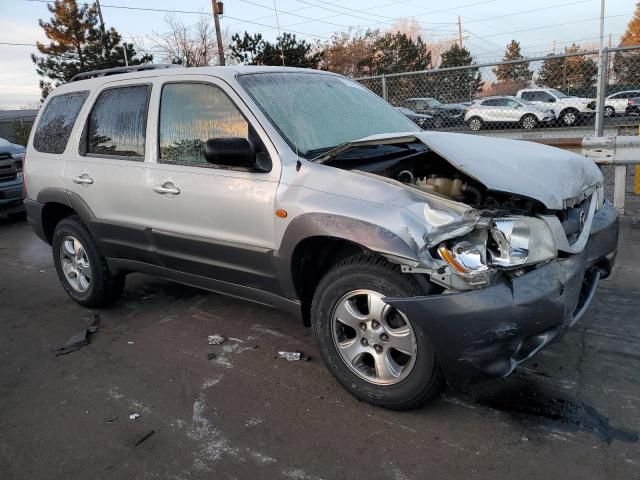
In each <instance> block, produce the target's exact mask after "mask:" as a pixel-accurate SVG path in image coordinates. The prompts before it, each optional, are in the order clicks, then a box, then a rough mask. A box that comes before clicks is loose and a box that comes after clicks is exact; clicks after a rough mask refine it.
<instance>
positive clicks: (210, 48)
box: [154, 15, 228, 67]
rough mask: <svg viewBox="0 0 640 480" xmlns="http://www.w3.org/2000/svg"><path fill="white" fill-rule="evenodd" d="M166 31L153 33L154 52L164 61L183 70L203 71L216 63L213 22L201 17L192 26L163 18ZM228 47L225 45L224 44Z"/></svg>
mask: <svg viewBox="0 0 640 480" xmlns="http://www.w3.org/2000/svg"><path fill="white" fill-rule="evenodd" d="M165 22H166V24H167V27H168V31H167V32H165V33H156V34H155V37H156V40H155V42H154V50H157V51H159V52H161V53H160V54H159V55H160V57H162V59H163V60H164V61H167V62H171V63H178V64H180V65H184V66H185V67H205V66H207V65H215V64H217V63H218V57H217V46H216V32H215V28H214V26H213V22H212V21H211V19H210V18H209V17H208V16H205V15H202V16H201V17H200V20H198V22H196V23H195V24H194V25H185V24H184V23H183V22H182V20H180V19H179V18H176V17H174V16H172V15H167V17H165ZM224 43H225V44H228V42H224Z"/></svg>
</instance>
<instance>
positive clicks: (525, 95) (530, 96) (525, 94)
mask: <svg viewBox="0 0 640 480" xmlns="http://www.w3.org/2000/svg"><path fill="white" fill-rule="evenodd" d="M521 97H522V98H524V99H525V100H529V101H531V100H535V92H522V95H521Z"/></svg>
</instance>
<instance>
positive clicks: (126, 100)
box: [85, 85, 151, 159]
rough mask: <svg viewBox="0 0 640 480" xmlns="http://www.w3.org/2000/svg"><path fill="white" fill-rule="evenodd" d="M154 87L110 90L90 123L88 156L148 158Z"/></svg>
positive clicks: (98, 102) (92, 113)
mask: <svg viewBox="0 0 640 480" xmlns="http://www.w3.org/2000/svg"><path fill="white" fill-rule="evenodd" d="M150 93H151V86H149V85H135V86H130V87H117V88H110V89H108V90H105V91H103V92H102V93H101V94H100V96H99V97H98V99H97V100H96V103H95V105H94V106H93V110H91V115H89V121H88V123H87V135H86V137H85V138H86V142H87V150H86V151H87V153H88V154H98V155H109V156H114V157H127V158H129V157H132V158H134V159H141V158H144V141H145V137H146V129H147V109H148V105H149V94H150Z"/></svg>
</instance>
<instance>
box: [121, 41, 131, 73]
mask: <svg viewBox="0 0 640 480" xmlns="http://www.w3.org/2000/svg"><path fill="white" fill-rule="evenodd" d="M122 53H123V54H124V66H125V67H128V66H129V59H128V58H127V45H126V44H123V45H122Z"/></svg>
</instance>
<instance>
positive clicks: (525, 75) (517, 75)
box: [493, 40, 533, 83]
mask: <svg viewBox="0 0 640 480" xmlns="http://www.w3.org/2000/svg"><path fill="white" fill-rule="evenodd" d="M522 59H524V57H523V56H522V53H521V52H520V43H519V42H517V41H516V40H511V42H509V43H508V44H507V49H506V50H505V52H504V57H503V58H502V60H503V61H505V62H509V61H514V60H522ZM493 73H494V74H495V76H496V79H497V80H498V83H511V82H528V81H529V80H531V79H532V78H533V72H532V71H531V70H529V62H522V63H510V64H506V65H497V66H496V68H494V69H493Z"/></svg>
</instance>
